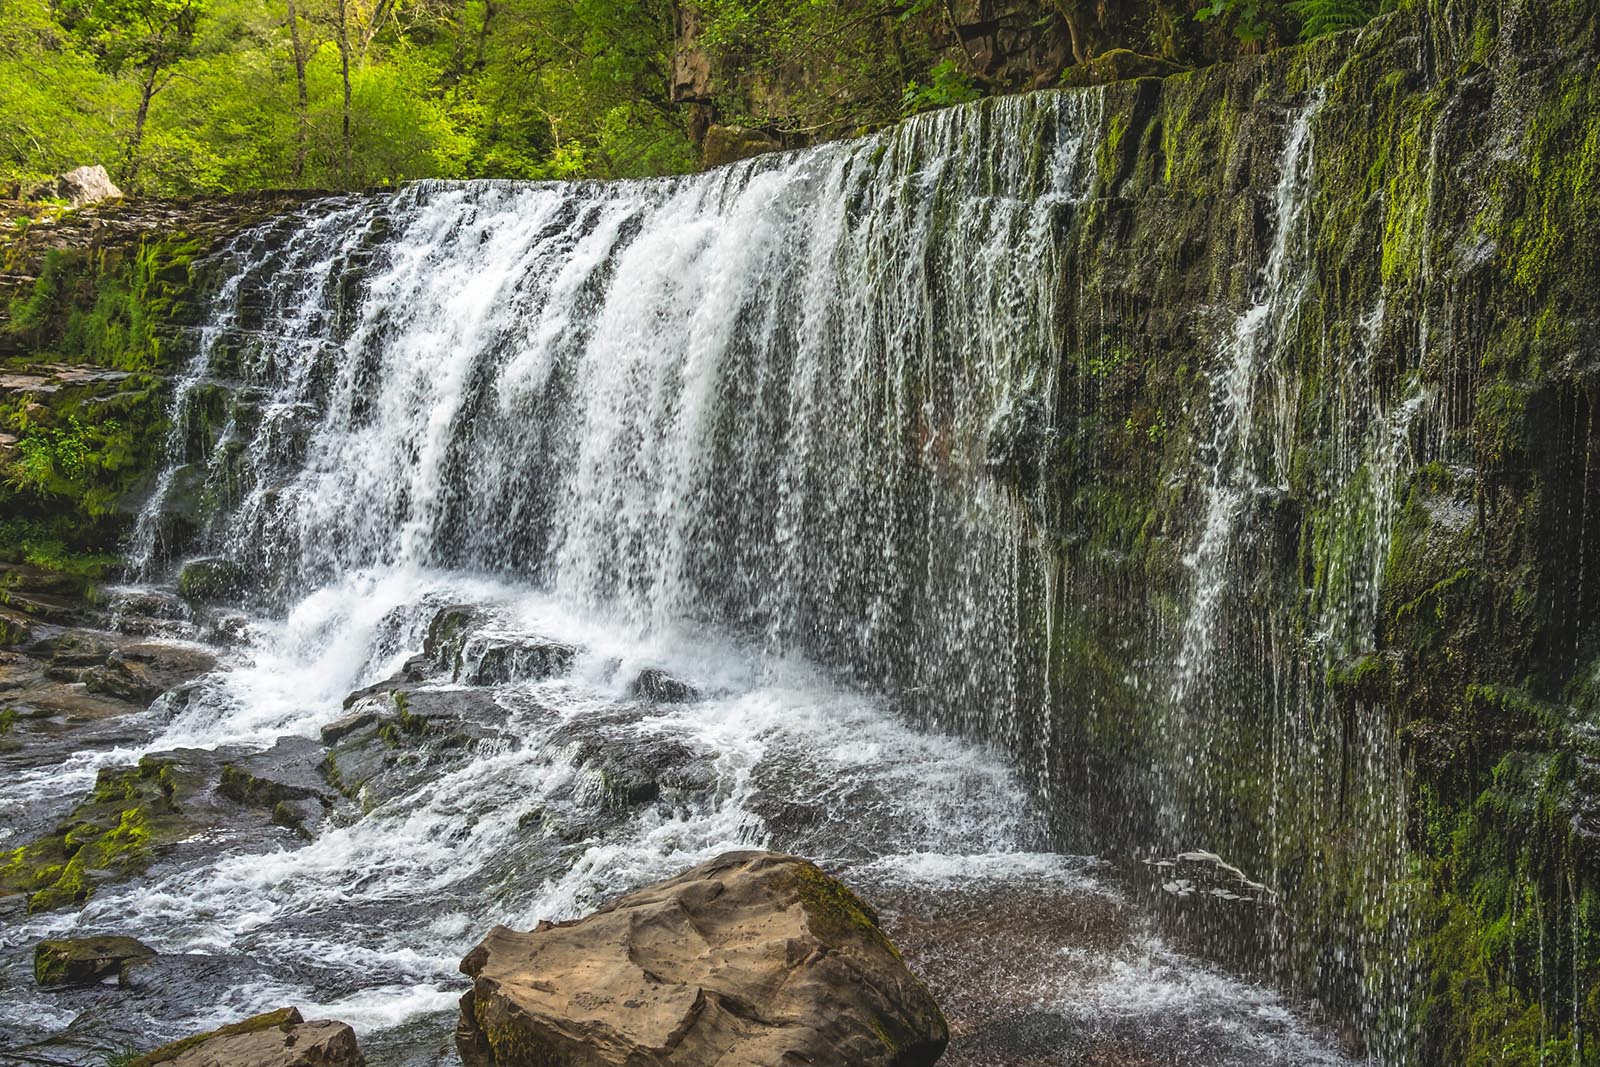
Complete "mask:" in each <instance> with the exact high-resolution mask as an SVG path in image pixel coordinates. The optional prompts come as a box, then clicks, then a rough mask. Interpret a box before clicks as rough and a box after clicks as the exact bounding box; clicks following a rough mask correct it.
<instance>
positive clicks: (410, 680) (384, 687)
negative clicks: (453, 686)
mask: <svg viewBox="0 0 1600 1067" xmlns="http://www.w3.org/2000/svg"><path fill="white" fill-rule="evenodd" d="M432 666H433V661H432V660H430V659H429V658H428V657H427V656H426V655H422V656H412V657H411V658H410V659H408V660H406V662H405V664H404V665H403V666H402V667H401V668H400V670H398V671H397V672H395V673H394V674H393V675H390V676H389V677H388V678H385V679H384V680H383V681H381V682H374V683H372V684H371V685H368V686H363V687H362V688H360V689H357V690H355V691H354V692H352V693H350V694H349V695H348V696H346V697H345V698H344V707H346V708H353V707H355V706H356V705H357V704H359V703H361V702H362V701H365V700H371V699H372V698H374V697H381V696H386V695H388V694H390V693H393V692H394V691H395V690H396V689H399V688H401V687H402V686H405V685H415V684H416V683H418V682H421V681H425V680H426V679H427V677H428V672H429V668H430V667H432ZM340 721H341V722H342V721H344V720H340ZM326 729H327V728H324V736H323V740H324V741H329V740H337V738H332V739H330V738H328V737H327V736H326Z"/></svg>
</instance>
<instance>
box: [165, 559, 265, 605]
mask: <svg viewBox="0 0 1600 1067" xmlns="http://www.w3.org/2000/svg"><path fill="white" fill-rule="evenodd" d="M248 577H249V576H248V575H247V574H245V570H244V568H243V567H241V566H239V565H238V564H237V563H234V562H233V561H232V560H227V559H222V558H221V557H218V556H204V557H202V558H200V559H192V560H190V561H189V562H188V563H185V564H184V565H183V570H181V571H179V572H178V592H179V593H181V594H182V595H183V598H184V599H185V600H192V601H198V602H200V603H207V602H210V601H213V600H227V599H230V598H232V597H236V596H238V595H239V594H240V593H242V592H243V591H244V588H245V583H246V581H247V580H248Z"/></svg>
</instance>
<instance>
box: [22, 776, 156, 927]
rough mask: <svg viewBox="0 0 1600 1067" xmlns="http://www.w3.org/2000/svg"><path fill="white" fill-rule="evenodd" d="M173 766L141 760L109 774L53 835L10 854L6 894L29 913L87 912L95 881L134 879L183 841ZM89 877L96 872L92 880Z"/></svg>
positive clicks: (99, 777)
mask: <svg viewBox="0 0 1600 1067" xmlns="http://www.w3.org/2000/svg"><path fill="white" fill-rule="evenodd" d="M177 791H178V787H177V784H176V781H175V777H174V775H173V773H172V768H171V765H170V764H167V763H165V762H163V761H159V760H151V759H145V760H141V761H140V763H139V765H138V766H136V767H131V768H124V769H121V770H114V769H110V768H107V769H104V770H102V771H101V772H100V774H99V776H98V778H97V779H96V782H95V786H94V789H93V790H92V791H91V792H90V794H89V795H88V796H87V797H86V798H85V799H84V801H83V802H82V803H81V804H79V805H78V806H77V807H76V808H75V809H73V812H72V814H71V815H70V816H68V818H67V819H66V820H64V821H63V822H62V823H61V824H59V825H58V826H57V827H56V828H55V830H54V831H53V832H52V833H49V834H46V835H44V836H42V837H39V838H36V839H35V840H33V841H31V842H29V843H28V844H26V845H23V846H21V847H20V848H16V849H14V850H12V851H11V853H10V854H9V856H8V858H7V862H6V864H5V866H4V867H0V894H9V893H24V894H27V896H28V909H29V911H35V912H36V911H45V910H49V909H52V908H58V907H66V906H70V905H73V904H81V903H83V902H84V901H85V900H87V899H89V897H90V896H92V895H93V893H94V888H95V884H96V881H99V880H104V879H106V878H108V877H109V878H121V877H126V876H128V875H130V874H135V873H137V872H139V871H142V870H144V868H145V867H146V866H147V865H148V863H149V862H150V859H151V856H152V854H153V850H154V848H155V847H156V846H157V845H159V844H162V843H164V842H166V841H171V840H175V839H176V838H178V837H180V836H182V834H183V832H184V829H185V825H186V824H185V823H184V820H183V818H182V815H181V812H180V811H179V810H178V807H177V805H176V803H175V798H176V795H177ZM90 872H97V873H96V874H95V875H94V877H93V878H91V876H90Z"/></svg>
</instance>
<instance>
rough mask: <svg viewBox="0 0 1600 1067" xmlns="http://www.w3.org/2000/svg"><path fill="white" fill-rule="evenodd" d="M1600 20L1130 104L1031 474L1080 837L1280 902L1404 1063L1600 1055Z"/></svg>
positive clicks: (1551, 19)
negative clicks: (1197, 857) (1599, 743)
mask: <svg viewBox="0 0 1600 1067" xmlns="http://www.w3.org/2000/svg"><path fill="white" fill-rule="evenodd" d="M1597 13H1600V5H1595V4H1593V3H1582V2H1575V3H1561V4H1529V3H1520V2H1510V0H1507V2H1503V3H1495V2H1488V0H1485V2H1480V3H1468V4H1461V3H1442V2H1435V3H1426V2H1421V0H1419V2H1417V3H1413V4H1410V5H1408V6H1406V7H1405V8H1404V9H1403V10H1402V11H1401V12H1399V13H1397V14H1395V15H1392V16H1388V17H1385V18H1383V19H1380V20H1378V21H1377V22H1374V23H1373V24H1372V25H1371V26H1369V27H1368V28H1367V29H1366V30H1364V31H1362V32H1361V33H1360V34H1352V35H1345V36H1341V37H1336V38H1332V39H1328V40H1325V41H1321V42H1318V43H1317V44H1315V45H1311V46H1307V47H1304V48H1301V49H1296V50H1291V51H1287V52H1283V53H1277V54H1274V55H1271V56H1267V57H1264V58H1259V59H1248V60H1241V61H1239V62H1237V63H1234V64H1232V65H1230V66H1227V67H1218V68H1212V69H1209V70H1205V71H1200V72H1196V73H1192V74H1185V75H1180V76H1177V77H1172V78H1168V79H1166V80H1165V81H1161V82H1156V81H1140V82H1134V83H1126V84H1120V85H1117V86H1114V87H1112V88H1111V89H1110V90H1109V91H1108V92H1107V93H1106V95H1105V97H1104V99H1103V107H1104V117H1103V121H1102V126H1101V133H1100V138H1101V146H1100V153H1099V157H1098V158H1099V165H1100V171H1101V172H1100V174H1099V177H1098V182H1097V188H1096V190H1095V195H1094V197H1093V198H1092V199H1091V200H1090V201H1089V202H1087V203H1086V204H1084V205H1083V206H1082V208H1081V209H1080V211H1079V214H1078V215H1077V216H1076V217H1074V218H1072V219H1071V220H1070V221H1069V222H1067V223H1066V224H1067V225H1069V226H1070V227H1071V228H1072V232H1073V233H1074V235H1075V236H1074V240H1075V243H1076V247H1077V253H1076V255H1075V257H1074V259H1073V261H1072V263H1071V264H1070V265H1069V267H1068V271H1069V273H1070V275H1071V277H1070V278H1069V279H1067V280H1066V282H1065V284H1064V285H1063V287H1062V296H1061V299H1062V300H1063V302H1064V304H1065V305H1066V307H1065V312H1064V314H1063V316H1062V321H1063V322H1064V323H1065V324H1066V325H1065V337H1064V339H1063V361H1064V362H1063V366H1062V367H1061V368H1060V375H1059V381H1060V383H1061V385H1060V388H1059V391H1058V392H1057V393H1056V395H1053V396H1047V397H1042V398H1041V399H1040V405H1039V406H1040V408H1041V410H1054V412H1055V413H1056V414H1055V415H1054V417H1053V423H1054V426H1053V432H1054V435H1055V436H1054V437H1053V439H1052V440H1051V442H1050V444H1049V445H1048V447H1046V448H1045V449H1044V450H1043V455H1044V459H1043V460H1042V461H1041V462H1040V463H1039V464H1038V465H1036V466H1034V467H1025V468H1023V469H1020V470H1016V471H1013V472H1012V475H1013V476H1014V477H1015V478H1016V479H1017V482H1018V485H1019V488H1020V489H1021V491H1022V492H1023V494H1024V496H1025V498H1026V499H1027V500H1028V501H1029V502H1030V504H1031V506H1032V507H1033V508H1034V511H1035V514H1036V515H1037V517H1038V520H1039V523H1040V526H1041V529H1042V530H1043V531H1044V532H1045V536H1046V538H1047V543H1048V545H1049V546H1050V547H1049V548H1048V553H1047V554H1048V558H1049V559H1050V561H1051V562H1050V564H1049V565H1050V567H1052V568H1053V570H1054V573H1055V576H1054V578H1053V580H1052V582H1051V583H1050V589H1051V594H1050V595H1049V597H1048V598H1047V600H1046V602H1045V603H1042V604H1040V605H1038V608H1037V610H1038V612H1039V614H1040V616H1041V617H1042V618H1041V623H1042V622H1043V620H1045V619H1047V620H1048V625H1043V624H1041V625H1040V626H1039V631H1040V633H1041V638H1040V640H1042V641H1047V642H1048V643H1049V658H1050V663H1051V671H1050V675H1051V679H1052V682H1051V685H1050V692H1051V693H1052V694H1053V702H1054V711H1053V720H1052V721H1053V735H1052V736H1050V737H1048V738H1035V739H1034V750H1033V752H1032V756H1031V758H1032V759H1033V760H1035V761H1036V762H1037V763H1038V764H1040V765H1042V766H1045V767H1048V768H1050V774H1051V776H1052V777H1054V778H1056V779H1058V782H1057V786H1056V788H1055V790H1054V792H1055V795H1057V796H1063V795H1064V796H1068V797H1076V798H1088V799H1081V800H1078V801H1075V802H1074V803H1073V804H1071V805H1067V806H1064V807H1063V809H1062V812H1061V814H1062V826H1061V831H1062V833H1063V834H1064V835H1066V836H1067V837H1069V838H1077V839H1080V840H1081V839H1083V838H1084V837H1087V838H1088V839H1090V840H1093V841H1096V842H1098V843H1099V844H1100V845H1102V846H1106V845H1112V846H1114V845H1119V844H1126V843H1134V844H1137V843H1140V842H1146V841H1149V840H1152V839H1154V840H1166V841H1167V842H1168V844H1169V845H1170V846H1172V847H1188V848H1194V847H1202V848H1207V849H1213V850H1215V851H1217V852H1220V853H1222V854H1223V855H1225V856H1227V857H1229V858H1230V859H1232V860H1234V861H1235V862H1237V863H1239V864H1241V865H1242V866H1244V867H1245V869H1246V870H1248V871H1251V872H1252V873H1253V874H1255V875H1257V876H1260V877H1263V878H1265V880H1267V881H1268V882H1269V883H1270V884H1272V885H1274V886H1276V887H1278V888H1279V889H1280V891H1281V893H1282V900H1283V907H1284V912H1285V917H1286V920H1287V923H1286V926H1285V928H1284V929H1286V930H1287V931H1289V932H1288V933H1287V934H1286V935H1284V936H1282V937H1280V938H1279V941H1278V948H1277V951H1276V952H1275V953H1274V957H1275V958H1274V959H1273V960H1272V961H1271V963H1272V964H1273V965H1274V966H1276V967H1278V968H1280V969H1281V970H1282V971H1283V972H1284V973H1285V974H1287V975H1290V976H1293V978H1294V980H1295V981H1297V982H1299V983H1301V984H1302V986H1303V988H1305V989H1307V990H1308V991H1309V992H1311V993H1313V994H1314V995H1316V996H1318V997H1320V998H1322V999H1323V1000H1324V1001H1325V1002H1326V1003H1327V1004H1328V1005H1329V1007H1330V1008H1331V1009H1332V1010H1333V1011H1334V1013H1335V1014H1337V1015H1340V1016H1343V1017H1352V1016H1353V1017H1355V1018H1357V1019H1358V1020H1359V1025H1360V1027H1361V1029H1362V1030H1363V1032H1364V1034H1365V1036H1366V1038H1367V1039H1368V1040H1369V1041H1370V1042H1371V1043H1372V1044H1373V1045H1374V1047H1375V1048H1376V1049H1377V1050H1378V1051H1380V1052H1383V1053H1385V1054H1386V1055H1388V1056H1390V1057H1391V1058H1399V1057H1401V1056H1405V1055H1411V1056H1412V1057H1413V1059H1412V1060H1411V1062H1419V1063H1427V1064H1446V1063H1450V1064H1454V1063H1483V1064H1488V1063H1524V1062H1526V1063H1536V1062H1582V1063H1592V1062H1600V1044H1597V1043H1596V1042H1595V1041H1594V1040H1593V1039H1592V1038H1590V1037H1588V1036H1587V1035H1589V1034H1593V1033H1594V1032H1595V1031H1596V1027H1597V1026H1600V1015H1597V1014H1596V1012H1597V1009H1600V941H1597V934H1596V930H1595V926H1594V922H1595V915H1596V905H1597V901H1600V898H1597V896H1596V890H1597V887H1600V838H1597V837H1596V834H1597V832H1600V821H1597V819H1596V799H1595V798H1596V793H1595V789H1596V786H1597V785H1600V782H1597V781H1596V768H1597V766H1600V749H1597V747H1596V733H1595V731H1596V723H1595V719H1594V715H1595V703H1594V698H1593V696H1592V692H1593V685H1594V682H1593V679H1594V678H1595V676H1596V667H1597V663H1596V653H1597V651H1600V610H1597V609H1600V584H1597V583H1596V581H1595V579H1594V577H1593V572H1594V568H1595V564H1596V562H1597V559H1596V552H1597V549H1596V548H1595V546H1596V544H1600V542H1597V541H1596V540H1595V538H1594V537H1593V535H1592V533H1591V532H1590V530H1589V523H1591V522H1592V521H1593V518H1594V516H1595V515H1596V514H1600V512H1597V510H1596V509H1597V507H1600V476H1597V473H1596V460H1597V459H1600V455H1597V441H1596V436H1595V433H1594V420H1595V418H1596V415H1597V414H1600V409H1597V406H1596V405H1597V402H1600V393H1597V383H1600V378H1597V371H1600V344H1597V342H1600V338H1597V336H1596V323H1597V322H1600V287H1597V285H1596V281H1597V279H1600V258H1597V257H1600V232H1597V228H1600V215H1597V213H1596V207H1597V202H1596V200H1597V197H1600V153H1597V147H1600V77H1597V76H1596V61H1597V57H1600V49H1597V25H1600V18H1597ZM1299 122H1303V123H1304V124H1305V125H1306V128H1307V130H1308V136H1309V143H1308V144H1307V145H1306V147H1305V151H1304V154H1303V157H1292V156H1291V154H1290V153H1289V152H1288V150H1287V147H1286V144H1287V141H1288V139H1289V138H1291V137H1293V136H1294V127H1295V125H1296V124H1297V123H1299ZM1287 162H1292V163H1293V165H1294V166H1297V167H1298V168H1299V171H1300V174H1299V177H1296V176H1295V175H1284V174H1283V173H1281V171H1282V169H1283V168H1284V166H1285V165H1286V163H1287ZM1297 186H1303V187H1297ZM1285 230H1286V232H1285ZM1275 242H1281V247H1280V248H1277V249H1275V248H1274V247H1273V246H1274V243H1275ZM1274 255H1278V256H1280V257H1281V259H1282V261H1281V262H1280V263H1279V264H1278V266H1277V267H1276V268H1275V267H1274V266H1273V257H1274ZM1275 270H1276V273H1274V271H1275ZM1269 290H1270V291H1269ZM1252 315H1254V316H1256V317H1255V318H1254V319H1252V318H1251V316H1252ZM1240 345H1249V346H1253V350H1254V351H1253V354H1251V353H1250V352H1246V353H1244V355H1243V356H1241V355H1240V347H1239V346H1240ZM1233 363H1237V366H1238V368H1241V370H1240V373H1242V374H1243V375H1244V379H1243V382H1244V384H1241V381H1240V380H1239V379H1237V378H1235V379H1229V378H1228V376H1227V373H1226V371H1227V370H1228V368H1229V366H1230V365H1232V364H1233ZM1230 405H1237V407H1236V408H1230ZM1197 470H1198V471H1200V473H1199V474H1198V475H1197V474H1196V471H1197ZM1219 501H1220V503H1219ZM1207 521H1215V522H1218V523H1220V524H1221V530H1222V536H1221V537H1220V538H1217V539H1213V540H1208V538H1209V537H1210V534H1209V533H1208V532H1207V530H1206V529H1205V528H1204V527H1205V525H1206V522H1207ZM1208 581H1209V582H1211V583H1213V584H1212V585H1211V586H1209V587H1205V588H1202V587H1203V586H1205V583H1207V582H1208ZM1202 593H1204V595H1202ZM1207 598H1210V599H1207ZM1044 635H1048V636H1044ZM1196 653H1202V654H1203V655H1199V656H1197V655H1196ZM1152 679H1154V681H1152ZM1400 1006H1408V1007H1400ZM1410 1009H1414V1010H1410ZM1541 1057H1543V1058H1541Z"/></svg>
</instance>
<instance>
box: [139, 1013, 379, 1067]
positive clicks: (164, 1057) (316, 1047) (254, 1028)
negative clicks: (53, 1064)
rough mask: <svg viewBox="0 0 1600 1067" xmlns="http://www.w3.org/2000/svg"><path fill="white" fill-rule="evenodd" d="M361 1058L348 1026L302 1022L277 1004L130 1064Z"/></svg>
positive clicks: (327, 1064)
mask: <svg viewBox="0 0 1600 1067" xmlns="http://www.w3.org/2000/svg"><path fill="white" fill-rule="evenodd" d="M363 1062H364V1061H363V1060H362V1057H361V1052H360V1050H359V1049H358V1048H357V1047H356V1035H355V1031H354V1030H351V1029H350V1027H349V1026H347V1025H345V1024H344V1023H340V1022H333V1021H332V1020H315V1021H312V1022H306V1021H305V1020H304V1019H302V1018H301V1017H300V1012H299V1011H298V1010H297V1009H295V1008H279V1009H278V1010H277V1011H273V1012H268V1013H267V1014H265V1015H257V1016H256V1017H254V1018H252V1019H246V1020H245V1021H244V1022H240V1023H233V1024H232V1025H230V1026H224V1027H222V1028H221V1029H219V1030H213V1031H211V1032H210V1033H206V1034H196V1035H195V1036H194V1037H186V1038H184V1039H183V1040H182V1041H174V1042H173V1043H172V1044H170V1045H163V1046H162V1047H161V1048H158V1049H156V1050H155V1051H154V1052H147V1053H145V1054H144V1055H143V1056H139V1057H138V1058H136V1059H134V1060H133V1061H132V1063H131V1065H130V1067H158V1065H159V1067H362V1063H363Z"/></svg>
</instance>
